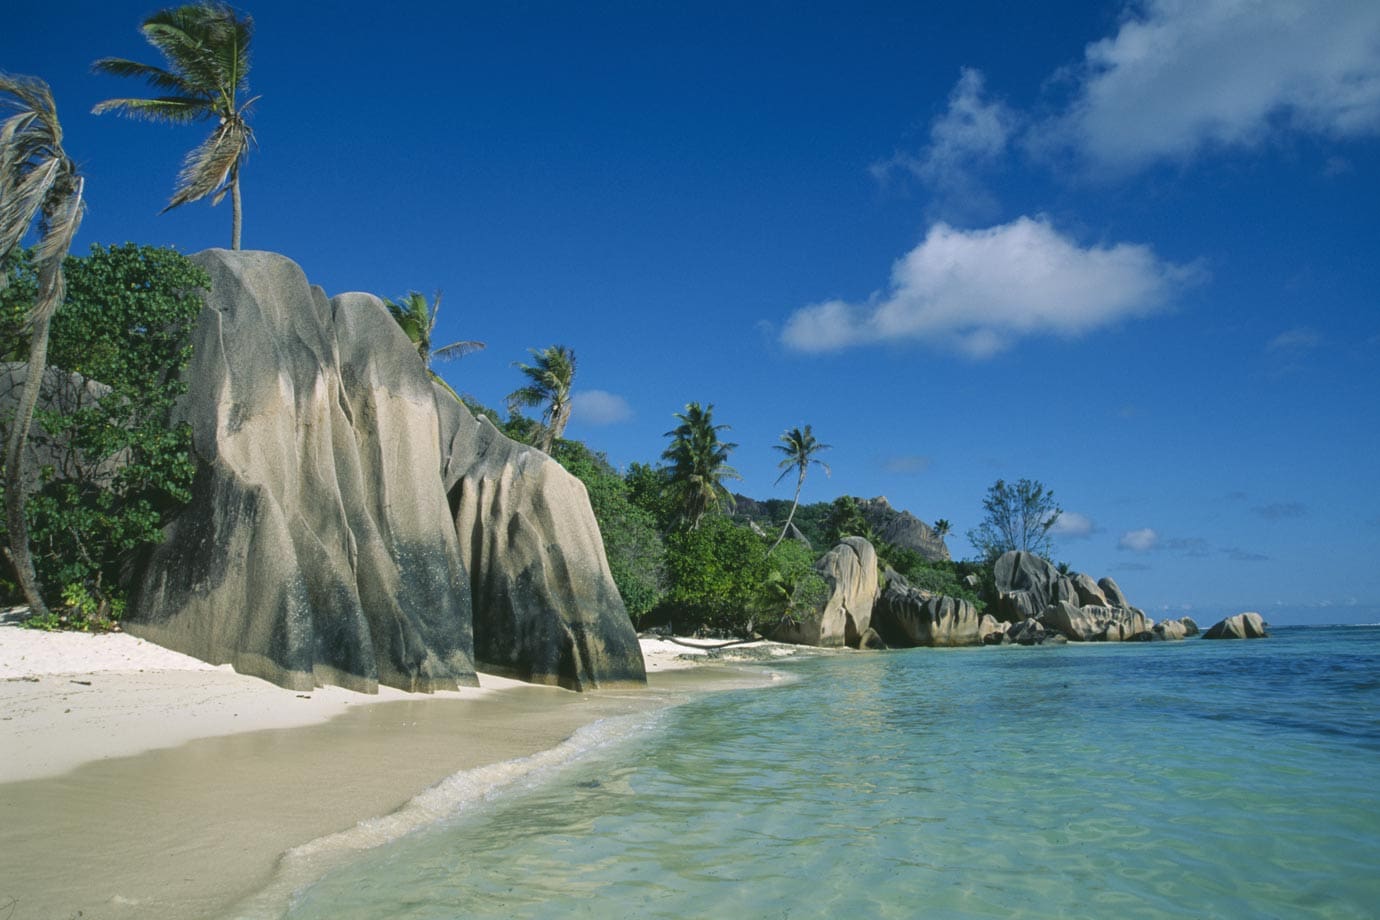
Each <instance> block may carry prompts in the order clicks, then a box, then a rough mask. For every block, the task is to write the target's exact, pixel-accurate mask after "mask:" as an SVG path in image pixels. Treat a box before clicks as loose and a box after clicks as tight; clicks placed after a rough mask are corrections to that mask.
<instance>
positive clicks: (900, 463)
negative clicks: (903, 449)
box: [882, 454, 931, 476]
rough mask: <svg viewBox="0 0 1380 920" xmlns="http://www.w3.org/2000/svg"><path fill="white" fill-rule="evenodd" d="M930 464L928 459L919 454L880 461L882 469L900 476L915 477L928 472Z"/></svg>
mask: <svg viewBox="0 0 1380 920" xmlns="http://www.w3.org/2000/svg"><path fill="white" fill-rule="evenodd" d="M930 463H931V460H930V458H929V457H924V456H921V455H920V454H908V455H906V456H899V457H887V458H886V459H884V460H883V461H882V469H884V470H886V471H887V472H888V473H896V474H897V475H900V476H915V475H918V474H919V473H923V472H925V471H926V470H928V469H929V468H930Z"/></svg>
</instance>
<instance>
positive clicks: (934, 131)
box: [871, 67, 1019, 216]
mask: <svg viewBox="0 0 1380 920" xmlns="http://www.w3.org/2000/svg"><path fill="white" fill-rule="evenodd" d="M985 93H986V86H985V79H984V77H983V75H982V72H981V71H979V70H975V69H973V68H970V67H965V68H963V70H962V71H961V72H960V73H959V78H958V83H956V84H955V85H954V88H953V91H952V92H951V93H950V94H949V101H948V107H947V108H946V109H945V110H944V113H943V114H942V115H940V116H938V117H937V118H935V119H934V121H933V122H931V124H930V135H929V143H928V144H926V145H925V147H924V149H922V150H921V151H920V153H919V154H918V155H916V154H910V153H898V154H896V155H895V156H893V157H892V158H891V159H889V160H886V161H884V162H881V163H875V164H873V166H872V167H871V170H872V175H873V176H874V177H876V178H877V179H878V180H879V181H886V180H887V179H889V178H890V177H891V176H892V175H893V174H894V173H895V172H897V171H903V172H905V173H907V174H909V175H913V176H915V177H916V178H918V179H919V180H920V181H921V182H923V183H925V185H927V186H929V187H930V188H931V189H932V190H933V191H934V192H935V193H936V195H937V196H938V198H939V202H938V205H939V206H938V208H937V210H939V211H940V212H941V213H948V214H952V213H953V212H955V211H957V212H959V213H960V214H962V215H971V214H983V215H984V216H985V215H990V214H991V213H992V212H993V211H995V209H996V202H995V201H994V200H993V199H992V196H991V194H990V193H989V192H988V191H987V189H986V188H985V187H984V186H983V184H982V181H981V180H980V178H979V176H978V174H979V172H981V171H982V170H984V169H986V168H989V167H991V166H992V165H993V164H995V163H996V162H998V161H999V160H1000V159H1001V158H1002V156H1003V155H1004V154H1005V153H1006V150H1007V146H1008V144H1009V142H1010V139H1011V137H1012V134H1013V133H1014V131H1015V130H1016V126H1017V122H1018V120H1019V119H1018V116H1017V115H1016V113H1015V112H1014V111H1013V110H1012V109H1011V108H1009V107H1008V106H1007V105H1006V104H1005V103H1003V102H1001V101H1000V100H991V99H988V98H986V95H985Z"/></svg>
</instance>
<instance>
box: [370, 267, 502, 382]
mask: <svg viewBox="0 0 1380 920" xmlns="http://www.w3.org/2000/svg"><path fill="white" fill-rule="evenodd" d="M384 306H386V307H387V308H388V312H389V313H390V314H392V316H393V319H395V320H397V323H398V326H399V327H401V328H402V331H403V332H404V333H405V334H406V335H407V338H408V339H409V340H410V341H411V342H412V344H413V345H414V346H415V347H416V349H417V356H418V357H419V358H421V359H422V366H423V367H425V368H426V371H427V373H428V374H430V375H431V379H432V381H433V382H435V383H436V384H438V385H440V386H441V387H443V388H444V389H445V391H446V392H447V393H449V394H450V395H451V396H454V397H455V398H456V400H457V401H460V394H458V393H456V392H455V390H453V389H452V388H451V386H450V384H448V383H446V382H445V381H444V380H442V379H441V377H440V375H439V374H437V373H436V372H435V371H433V370H432V369H431V362H433V361H450V360H453V359H455V358H463V357H464V356H465V355H467V354H469V353H471V352H475V351H479V350H480V349H482V348H484V343H483V342H476V341H473V340H469V341H463V342H451V343H450V344H449V345H442V346H441V347H440V348H433V347H432V345H431V336H432V334H433V333H434V332H435V331H436V314H437V313H439V312H440V310H441V292H440V291H437V292H436V297H435V299H433V300H432V302H431V304H430V305H428V304H427V302H426V295H425V294H422V293H421V292H419V291H408V292H407V296H405V297H402V298H400V299H398V300H396V301H393V300H386V301H384Z"/></svg>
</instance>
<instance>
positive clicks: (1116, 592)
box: [1097, 575, 1131, 607]
mask: <svg viewBox="0 0 1380 920" xmlns="http://www.w3.org/2000/svg"><path fill="white" fill-rule="evenodd" d="M1097 586H1098V587H1099V588H1101V589H1102V595H1103V596H1104V597H1106V598H1107V606H1109V607H1129V606H1131V602H1130V601H1128V600H1127V599H1126V595H1125V594H1123V593H1121V586H1120V585H1118V584H1117V583H1116V581H1115V580H1113V578H1112V576H1110V575H1108V576H1107V577H1106V578H1101V579H1098V582H1097Z"/></svg>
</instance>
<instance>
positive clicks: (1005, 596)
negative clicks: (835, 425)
mask: <svg viewBox="0 0 1380 920" xmlns="http://www.w3.org/2000/svg"><path fill="white" fill-rule="evenodd" d="M876 559H877V554H876V552H875V550H873V548H872V546H871V544H869V543H868V542H867V541H866V540H863V539H862V538H860V537H850V538H849V539H848V540H846V541H845V542H844V543H843V544H840V545H839V546H838V547H836V548H835V549H834V550H832V551H831V552H830V553H829V554H828V555H826V556H825V557H824V558H823V559H821V560H820V562H819V564H818V566H817V569H818V571H819V572H820V574H821V575H823V576H824V579H825V581H826V582H827V583H828V585H829V587H830V596H829V600H828V601H826V602H825V604H824V605H823V606H822V607H821V608H820V610H819V611H817V612H816V615H815V616H813V617H807V618H805V620H804V622H802V623H798V624H790V625H788V626H786V627H783V628H781V629H779V630H778V631H777V632H776V633H775V634H774V635H773V636H772V638H774V639H778V640H780V641H785V642H799V643H803V644H808V645H820V646H833V647H839V646H844V645H847V646H851V647H854V648H886V647H891V648H910V647H916V646H929V647H939V646H973V645H1004V644H1017V645H1041V644H1046V643H1050V644H1054V643H1061V642H1151V641H1167V640H1168V641H1172V640H1179V639H1185V638H1187V637H1189V636H1196V635H1198V634H1199V630H1198V624H1196V623H1195V622H1194V621H1193V620H1192V619H1191V618H1189V617H1183V618H1180V619H1167V620H1162V621H1160V622H1158V623H1157V622H1155V621H1154V620H1152V619H1150V617H1148V616H1146V614H1145V611H1143V610H1140V609H1139V608H1137V607H1133V606H1132V605H1131V604H1130V603H1129V602H1128V601H1127V599H1126V596H1125V594H1123V593H1122V591H1121V588H1120V587H1119V586H1118V585H1117V583H1116V582H1115V581H1113V580H1112V579H1111V578H1103V579H1101V580H1097V581H1094V580H1093V579H1092V578H1091V577H1090V576H1088V575H1084V574H1080V573H1071V574H1068V575H1065V574H1061V573H1060V572H1059V570H1058V569H1056V568H1055V567H1054V566H1052V565H1050V563H1049V562H1048V561H1047V560H1045V559H1042V558H1041V557H1039V556H1036V555H1034V554H1032V553H1025V552H1010V553H1006V554H1005V555H1003V556H1001V557H1000V558H999V559H998V560H997V562H996V566H995V572H994V574H995V581H996V590H997V598H996V603H995V604H994V605H993V609H994V611H995V615H994V614H992V613H982V614H979V613H978V611H977V608H976V607H975V606H974V605H973V604H972V603H970V602H969V601H966V600H963V599H961V598H954V597H947V596H944V595H940V594H935V593H933V592H930V591H926V590H924V589H921V588H917V587H914V586H912V585H910V584H908V583H907V582H906V580H905V579H904V578H903V577H901V576H899V575H897V574H896V573H894V572H891V571H888V572H887V573H886V574H887V578H886V586H885V587H884V588H879V587H878V585H879V578H878V571H877V563H876ZM844 560H846V562H847V564H841V562H842V561H844ZM1265 635H1266V631H1265V625H1264V623H1263V621H1262V620H1261V618H1260V615H1259V614H1256V613H1243V614H1238V615H1236V616H1234V617H1229V618H1227V619H1226V620H1223V621H1222V622H1221V623H1218V624H1217V625H1216V626H1214V627H1212V629H1210V630H1208V632H1207V633H1205V634H1204V635H1203V638H1207V639H1217V638H1243V639H1245V638H1262V637H1264V636H1265Z"/></svg>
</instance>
